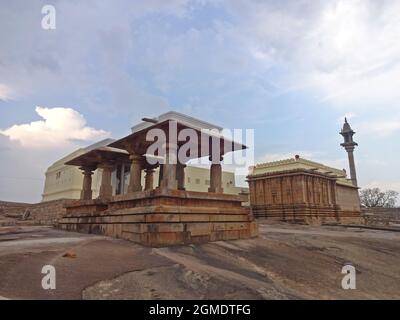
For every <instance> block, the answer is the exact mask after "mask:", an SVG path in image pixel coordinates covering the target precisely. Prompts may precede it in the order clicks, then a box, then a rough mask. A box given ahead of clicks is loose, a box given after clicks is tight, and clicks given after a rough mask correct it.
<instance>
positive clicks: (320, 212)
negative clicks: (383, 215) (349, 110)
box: [247, 119, 362, 224]
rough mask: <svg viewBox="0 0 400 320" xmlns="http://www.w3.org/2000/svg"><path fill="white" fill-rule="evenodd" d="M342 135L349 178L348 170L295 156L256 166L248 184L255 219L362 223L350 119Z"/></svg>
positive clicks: (313, 222) (316, 222)
mask: <svg viewBox="0 0 400 320" xmlns="http://www.w3.org/2000/svg"><path fill="white" fill-rule="evenodd" d="M340 134H341V135H342V136H343V137H344V143H342V144H341V146H343V147H344V148H345V149H346V151H347V153H348V159H349V167H350V179H349V178H348V177H347V174H346V171H345V170H339V169H336V168H332V167H328V166H325V165H323V164H321V163H318V162H314V161H310V160H306V159H303V158H301V157H300V156H298V155H296V156H295V157H294V158H291V159H285V160H279V161H273V162H267V163H262V164H257V165H256V166H254V167H253V168H252V169H251V172H250V174H249V176H248V177H247V178H248V182H249V187H250V204H251V208H252V212H253V214H254V216H255V217H256V218H266V219H269V220H278V221H286V222H295V223H307V224H322V223H343V224H346V223H361V222H362V218H361V205H360V198H359V194H358V186H357V178H356V169H355V163H354V156H353V151H354V147H355V146H356V145H357V143H355V142H354V141H353V135H354V131H353V130H352V129H351V127H350V125H349V123H348V122H347V119H345V123H344V125H343V129H342V131H341V132H340Z"/></svg>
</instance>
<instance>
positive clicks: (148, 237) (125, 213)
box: [58, 188, 258, 247]
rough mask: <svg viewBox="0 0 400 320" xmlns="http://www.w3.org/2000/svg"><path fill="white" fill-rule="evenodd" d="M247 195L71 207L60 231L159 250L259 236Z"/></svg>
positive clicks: (165, 192)
mask: <svg viewBox="0 0 400 320" xmlns="http://www.w3.org/2000/svg"><path fill="white" fill-rule="evenodd" d="M246 200H247V198H246V196H240V195H228V194H220V193H205V192H192V191H182V190H169V189H162V188H157V189H155V190H147V191H140V192H134V193H130V194H125V195H118V196H114V197H112V198H111V200H109V201H104V200H98V199H95V200H77V201H75V202H73V203H69V204H68V205H66V215H65V216H64V217H63V218H62V219H61V220H60V221H59V224H58V227H59V228H61V229H64V230H69V231H78V232H84V233H94V234H103V235H107V236H112V237H116V238H121V239H126V240H131V241H133V242H136V243H139V244H142V245H145V246H153V247H162V246H169V245H179V244H190V243H204V242H209V241H218V240H235V239H248V238H252V237H256V236H257V235H258V226H257V223H255V222H254V221H253V217H252V215H251V214H250V209H249V208H247V207H244V206H242V202H245V201H246Z"/></svg>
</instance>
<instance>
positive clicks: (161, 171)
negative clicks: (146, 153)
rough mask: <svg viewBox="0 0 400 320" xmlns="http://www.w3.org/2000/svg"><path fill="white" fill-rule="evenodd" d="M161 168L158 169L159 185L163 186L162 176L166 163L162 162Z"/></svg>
mask: <svg viewBox="0 0 400 320" xmlns="http://www.w3.org/2000/svg"><path fill="white" fill-rule="evenodd" d="M159 168H160V169H159V171H158V186H159V187H161V184H162V178H163V174H164V165H163V164H161V163H160V166H159Z"/></svg>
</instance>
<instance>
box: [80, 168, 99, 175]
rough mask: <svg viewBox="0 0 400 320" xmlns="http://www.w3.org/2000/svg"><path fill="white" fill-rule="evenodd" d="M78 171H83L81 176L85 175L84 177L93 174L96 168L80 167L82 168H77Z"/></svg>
mask: <svg viewBox="0 0 400 320" xmlns="http://www.w3.org/2000/svg"><path fill="white" fill-rule="evenodd" d="M79 169H80V170H82V171H83V174H85V175H89V174H90V175H92V174H93V172H94V171H95V170H96V169H97V168H96V167H92V166H89V167H87V166H82V167H79Z"/></svg>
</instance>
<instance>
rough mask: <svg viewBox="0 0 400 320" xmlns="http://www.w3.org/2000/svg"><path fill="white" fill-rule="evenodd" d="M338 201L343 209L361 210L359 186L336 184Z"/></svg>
mask: <svg viewBox="0 0 400 320" xmlns="http://www.w3.org/2000/svg"><path fill="white" fill-rule="evenodd" d="M336 202H337V204H338V205H339V206H340V209H341V210H342V211H356V212H360V211H361V206H360V197H359V195H358V189H357V188H354V187H350V186H345V185H341V184H336Z"/></svg>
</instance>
